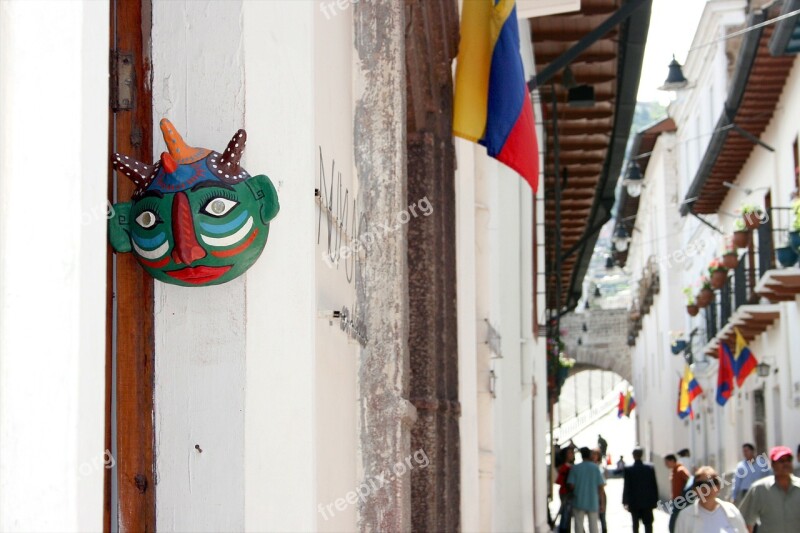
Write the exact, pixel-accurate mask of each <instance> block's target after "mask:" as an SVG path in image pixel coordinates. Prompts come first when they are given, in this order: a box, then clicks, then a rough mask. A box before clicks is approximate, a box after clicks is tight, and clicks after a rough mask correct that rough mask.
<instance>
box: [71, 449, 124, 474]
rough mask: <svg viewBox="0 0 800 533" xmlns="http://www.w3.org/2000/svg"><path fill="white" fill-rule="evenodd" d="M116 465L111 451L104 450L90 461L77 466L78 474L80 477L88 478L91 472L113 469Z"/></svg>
mask: <svg viewBox="0 0 800 533" xmlns="http://www.w3.org/2000/svg"><path fill="white" fill-rule="evenodd" d="M116 465H117V460H116V459H114V456H113V455H111V451H109V450H108V449H106V451H104V452H103V453H102V454H100V455H97V456H95V457H93V458H92V460H91V461H86V462H84V463H81V464H80V466H78V474H80V477H82V478H83V477H86V476H90V475H91V474H92V472H96V471H97V470H102V469H103V468H114V467H115V466H116Z"/></svg>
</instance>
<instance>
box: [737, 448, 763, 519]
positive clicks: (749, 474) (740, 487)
mask: <svg viewBox="0 0 800 533" xmlns="http://www.w3.org/2000/svg"><path fill="white" fill-rule="evenodd" d="M742 455H744V460H742V461H741V462H740V463H739V464H738V465H736V474H735V475H734V477H733V489H732V490H731V494H732V496H733V503H735V504H736V505H737V506H739V505H741V504H742V500H743V499H744V495H745V494H747V491H748V490H749V489H750V487H751V486H752V485H753V483H755V482H756V481H758V480H759V479H761V478H763V477H766V476H768V475H770V474H771V473H772V472H771V471H770V469H769V464H768V463H767V461H766V459H765V458H762V460H761V461H757V460H756V448H755V446H753V445H752V444H750V443H749V442H748V443H746V444H743V445H742Z"/></svg>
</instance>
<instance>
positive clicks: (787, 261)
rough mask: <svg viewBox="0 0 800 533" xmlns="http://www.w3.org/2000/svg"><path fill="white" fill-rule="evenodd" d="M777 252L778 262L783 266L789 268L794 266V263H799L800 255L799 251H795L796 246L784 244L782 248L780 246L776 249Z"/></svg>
mask: <svg viewBox="0 0 800 533" xmlns="http://www.w3.org/2000/svg"><path fill="white" fill-rule="evenodd" d="M775 253H776V254H777V256H778V262H779V263H780V264H781V266H783V267H786V268H788V267H791V266H794V264H795V263H797V257H798V256H797V252H796V251H795V248H793V247H792V246H783V247H781V248H778V249H777V250H775Z"/></svg>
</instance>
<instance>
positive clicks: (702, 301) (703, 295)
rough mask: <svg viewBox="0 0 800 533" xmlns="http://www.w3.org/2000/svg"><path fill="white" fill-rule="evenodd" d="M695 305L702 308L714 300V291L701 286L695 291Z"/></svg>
mask: <svg viewBox="0 0 800 533" xmlns="http://www.w3.org/2000/svg"><path fill="white" fill-rule="evenodd" d="M696 300H697V307H699V308H700V309H703V308H705V307H707V306H708V304H710V303H711V301H712V300H714V291H712V290H711V288H710V287H703V288H702V289H700V292H699V293H697V298H696Z"/></svg>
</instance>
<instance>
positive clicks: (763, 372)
mask: <svg viewBox="0 0 800 533" xmlns="http://www.w3.org/2000/svg"><path fill="white" fill-rule="evenodd" d="M771 368H772V367H771V366H769V365H768V364H767V363H764V362H761V363H758V365H756V372H758V377H760V378H766V377H769V371H770V369H771Z"/></svg>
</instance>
